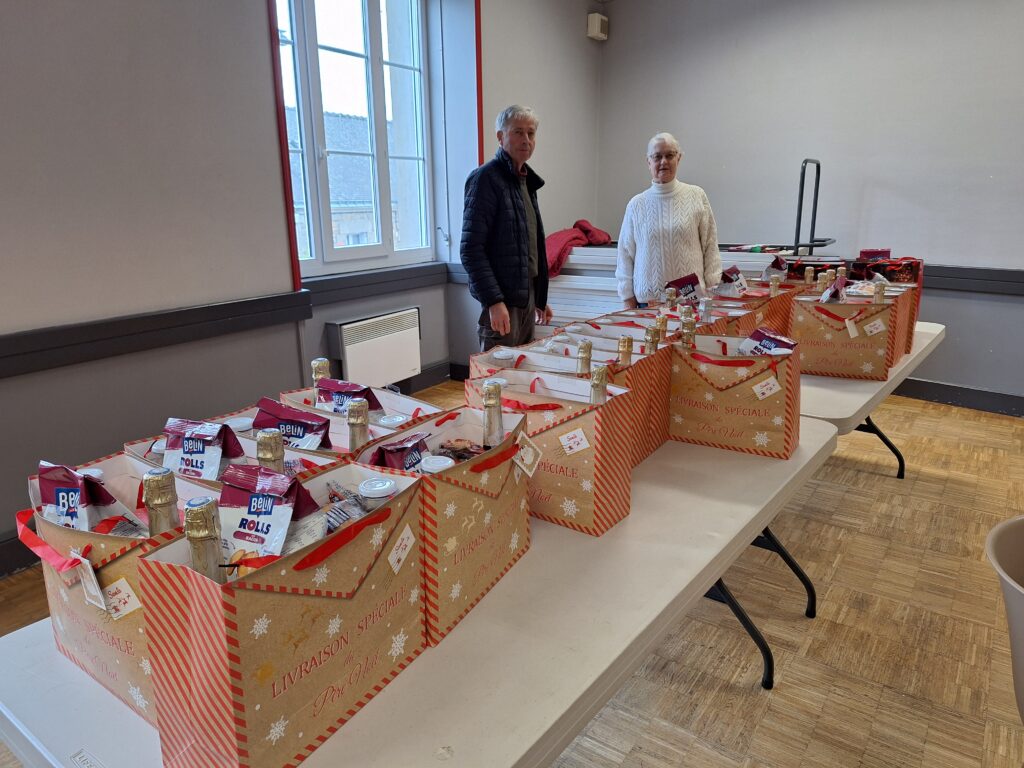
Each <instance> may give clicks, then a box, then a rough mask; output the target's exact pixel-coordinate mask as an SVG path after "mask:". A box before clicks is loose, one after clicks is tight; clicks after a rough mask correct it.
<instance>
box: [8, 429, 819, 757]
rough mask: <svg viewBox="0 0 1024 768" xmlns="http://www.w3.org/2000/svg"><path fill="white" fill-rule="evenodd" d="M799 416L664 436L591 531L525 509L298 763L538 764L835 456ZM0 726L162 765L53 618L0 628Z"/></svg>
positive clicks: (71, 751) (75, 749) (20, 746)
mask: <svg viewBox="0 0 1024 768" xmlns="http://www.w3.org/2000/svg"><path fill="white" fill-rule="evenodd" d="M800 430H801V434H800V446H799V448H797V451H796V453H795V454H794V456H793V457H792V458H791V459H789V460H786V461H781V460H778V459H767V458H763V457H759V456H750V455H746V454H741V453H735V452H732V451H724V450H718V449H715V448H705V447H700V446H694V445H684V444H682V443H668V444H666V445H664V446H662V447H661V448H660V449H658V451H656V452H655V453H654V454H653V455H652V456H651V457H650V458H648V459H647V460H646V461H645V462H643V464H641V465H640V466H639V467H637V468H636V469H635V470H634V472H633V496H632V513H631V514H630V516H629V517H627V518H626V519H625V520H623V521H622V522H621V523H619V524H618V525H617V526H616V527H615V528H613V529H612V530H611V531H609V532H608V533H606V534H605V535H604V536H603V537H601V538H592V537H590V536H586V535H582V534H578V533H575V532H573V531H570V530H568V529H565V528H559V527H557V526H553V525H549V524H547V523H544V522H539V521H534V524H533V545H532V547H531V549H530V551H529V552H528V553H527V554H526V555H525V556H524V557H523V559H522V560H521V561H520V562H519V563H518V564H517V565H516V566H515V567H514V568H513V569H512V570H511V571H509V573H508V574H506V576H505V577H504V578H503V579H502V580H501V581H500V582H499V583H498V584H497V586H495V588H494V589H493V590H492V591H491V593H489V594H488V595H487V597H485V598H484V600H483V601H481V603H480V604H479V605H478V606H477V607H476V608H475V609H474V610H473V612H472V613H471V614H470V615H469V616H468V617H467V618H466V619H465V620H464V621H463V622H462V623H461V624H460V625H459V626H458V627H456V628H455V630H454V631H453V632H452V633H451V634H450V635H449V636H448V637H446V638H445V640H444V641H443V642H442V643H441V645H440V646H438V647H437V648H433V649H429V650H427V651H426V652H425V653H424V654H423V655H422V656H420V657H419V658H418V659H417V660H416V661H415V663H413V664H412V665H411V666H410V667H409V668H408V669H407V670H405V671H404V672H403V673H402V674H401V675H399V676H398V678H397V679H396V680H395V681H394V682H393V683H391V684H390V685H389V686H388V687H387V688H386V689H384V691H383V692H382V693H381V694H380V695H378V696H377V697H376V698H375V699H374V700H372V701H371V702H370V703H369V704H368V705H367V706H366V707H365V709H364V710H363V711H362V712H360V713H359V715H358V716H356V717H355V718H353V719H352V720H351V721H350V722H349V723H347V724H346V725H345V727H344V728H342V729H341V730H340V731H339V732H338V733H337V734H336V735H335V736H334V737H332V738H331V739H330V740H328V741H327V742H326V743H325V744H324V746H322V747H321V748H320V749H318V750H317V751H316V752H314V753H313V755H312V756H311V757H310V758H309V759H308V760H307V761H305V763H304V765H308V766H309V767H310V768H327V767H328V766H338V765H346V766H360V768H370V767H371V766H382V767H384V768H417V766H424V768H426V767H427V766H430V767H431V768H435V767H436V766H438V765H445V766H451V768H480V766H488V768H504V767H506V766H508V767H509V768H512V767H515V768H520V767H522V766H548V765H550V763H551V761H553V760H554V759H555V758H556V757H557V756H558V755H559V754H560V753H561V751H562V750H563V749H564V748H565V746H566V745H567V744H568V743H569V742H570V741H571V740H572V739H573V738H574V737H575V735H576V734H577V733H578V732H579V731H580V730H581V729H582V728H583V727H584V726H585V725H586V723H587V722H588V721H589V720H590V719H591V718H592V717H593V715H594V714H595V713H596V712H597V711H598V710H599V709H600V708H601V707H602V706H603V705H604V704H605V703H606V702H607V701H608V699H609V698H610V697H611V696H612V695H613V694H614V693H615V691H616V690H618V689H619V688H620V687H621V686H622V684H623V683H624V682H625V680H626V679H627V678H628V677H629V675H630V674H632V672H633V671H634V670H635V669H636V667H637V666H638V665H639V664H640V663H641V662H642V661H643V659H644V658H646V656H647V655H648V654H649V653H650V652H651V651H652V650H653V649H654V648H655V647H656V646H657V644H658V643H659V642H660V641H661V640H662V639H663V638H664V637H665V636H666V635H667V634H668V632H669V631H670V629H671V627H672V626H673V625H674V624H675V622H676V621H677V620H678V619H679V618H681V617H682V616H683V615H684V614H685V613H686V612H687V611H688V610H689V609H690V607H691V606H692V605H693V604H694V603H695V602H696V601H697V600H699V599H700V598H701V596H703V595H704V594H705V592H707V591H708V589H709V588H710V587H712V585H714V584H715V583H716V581H718V580H719V579H720V577H721V576H722V574H723V573H725V571H726V569H727V568H728V567H729V566H730V564H731V563H732V562H733V561H734V560H735V559H736V558H737V557H738V556H739V554H740V553H741V552H742V551H743V550H744V549H745V548H746V547H747V546H749V545H750V543H751V541H753V540H754V539H755V538H756V537H757V536H758V535H759V534H760V533H761V531H762V530H763V529H764V528H765V527H767V526H768V524H769V523H770V522H771V521H772V519H773V518H774V517H775V515H776V514H777V513H778V512H779V510H781V509H782V507H783V506H785V504H786V503H787V502H788V501H789V500H790V498H791V497H792V496H793V494H794V493H795V492H796V491H797V490H798V489H799V488H800V487H801V486H802V485H803V484H804V482H805V481H806V480H808V479H809V478H810V477H811V476H812V475H813V474H814V472H815V471H816V470H817V469H818V468H819V467H820V466H821V465H822V464H823V463H824V462H825V460H826V459H827V458H828V457H829V456H830V455H831V454H832V451H833V450H834V449H835V446H836V434H837V433H836V428H835V427H834V426H832V425H831V424H828V423H826V422H824V421H820V420H816V419H807V418H803V419H801V424H800ZM0 736H2V737H3V738H4V739H5V740H6V741H7V742H8V743H9V744H11V746H12V748H13V749H14V751H15V753H16V754H17V755H18V756H19V757H20V758H21V759H22V761H23V762H24V763H25V765H26V766H30V767H32V768H34V767H35V766H47V767H49V766H65V767H68V768H70V767H71V766H75V767H76V768H80V766H99V767H101V768H155V767H156V766H158V765H159V763H160V756H159V754H160V753H159V748H158V740H157V734H156V731H155V730H153V729H152V728H151V727H150V726H149V725H147V724H146V723H144V722H143V721H142V720H141V719H140V718H138V716H136V715H135V714H134V713H132V712H131V711H130V710H129V709H128V708H127V707H125V706H124V705H123V704H122V703H121V702H120V701H118V700H117V699H115V698H114V697H113V696H111V695H110V694H109V693H107V692H106V691H105V690H103V689H102V688H100V686H99V685H98V684H97V683H95V682H94V681H92V680H90V679H89V678H87V676H86V675H85V673H84V672H82V671H81V670H79V669H78V668H77V667H76V666H74V665H73V664H72V663H71V662H70V661H67V660H66V659H65V658H64V657H63V656H60V655H59V654H58V652H57V651H56V649H55V648H54V644H53V639H52V637H51V634H50V622H49V620H44V621H40V622H38V623H36V624H33V625H31V626H29V627H26V628H25V629H22V630H20V631H18V632H14V633H12V634H10V635H8V636H6V637H4V638H0ZM76 754H85V755H86V756H87V758H88V759H90V760H92V761H93V762H91V763H90V762H86V761H85V758H77V762H76V758H74V755H76Z"/></svg>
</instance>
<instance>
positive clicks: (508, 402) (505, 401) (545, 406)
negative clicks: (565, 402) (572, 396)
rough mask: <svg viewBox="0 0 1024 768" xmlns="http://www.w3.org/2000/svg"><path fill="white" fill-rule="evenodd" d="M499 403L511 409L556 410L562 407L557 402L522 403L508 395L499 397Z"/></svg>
mask: <svg viewBox="0 0 1024 768" xmlns="http://www.w3.org/2000/svg"><path fill="white" fill-rule="evenodd" d="M501 405H502V407H503V408H508V409H509V410H511V411H557V410H560V409H561V407H562V406H560V405H559V404H558V403H524V402H522V401H521V400H513V399H512V398H510V397H503V398H501Z"/></svg>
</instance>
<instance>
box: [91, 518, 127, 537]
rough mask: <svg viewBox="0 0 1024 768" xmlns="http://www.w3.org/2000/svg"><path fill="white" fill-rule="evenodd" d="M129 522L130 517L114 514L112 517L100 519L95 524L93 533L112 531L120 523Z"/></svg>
mask: <svg viewBox="0 0 1024 768" xmlns="http://www.w3.org/2000/svg"><path fill="white" fill-rule="evenodd" d="M121 522H125V523H127V522H128V518H127V517H125V516H124V515H113V516H111V517H105V518H103V519H102V520H100V521H99V522H98V523H96V525H94V526H93V529H92V532H93V533H104V534H106V533H110V532H111V531H112V530H114V528H116V527H117V524H118V523H121Z"/></svg>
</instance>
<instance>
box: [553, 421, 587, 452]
mask: <svg viewBox="0 0 1024 768" xmlns="http://www.w3.org/2000/svg"><path fill="white" fill-rule="evenodd" d="M558 442H560V443H561V444H562V448H563V449H564V450H565V455H566V456H572V455H573V454H574V453H579V452H580V451H585V450H587V448H589V447H590V443H589V442H587V436H586V434H585V433H584V432H583V428H582V427H580V428H579V429H574V430H573V431H572V432H566V433H565V434H564V435H562V436H561V437H559V438H558Z"/></svg>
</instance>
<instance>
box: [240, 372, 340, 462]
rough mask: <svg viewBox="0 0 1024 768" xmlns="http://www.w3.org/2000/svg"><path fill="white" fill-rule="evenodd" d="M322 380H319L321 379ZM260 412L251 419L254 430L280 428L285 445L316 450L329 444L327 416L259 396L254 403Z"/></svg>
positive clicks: (329, 424)
mask: <svg viewBox="0 0 1024 768" xmlns="http://www.w3.org/2000/svg"><path fill="white" fill-rule="evenodd" d="M322 381H325V379H321V382H322ZM256 407H257V408H259V412H258V413H257V414H256V418H255V419H253V422H252V426H253V429H279V430H281V437H282V438H283V439H284V443H285V445H287V446H288V447H289V448H304V449H306V450H313V451H315V450H318V449H321V448H330V447H331V437H330V435H329V434H328V432H329V431H330V428H331V422H330V420H329V419H328V418H327V417H326V416H317V415H316V414H315V413H310V412H309V411H302V410H299V409H298V408H292V407H291V406H290V405H285V404H284V403H279V402H278V401H277V400H271V399H270V398H269V397H261V398H260V401H259V402H258V403H256Z"/></svg>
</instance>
